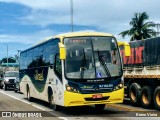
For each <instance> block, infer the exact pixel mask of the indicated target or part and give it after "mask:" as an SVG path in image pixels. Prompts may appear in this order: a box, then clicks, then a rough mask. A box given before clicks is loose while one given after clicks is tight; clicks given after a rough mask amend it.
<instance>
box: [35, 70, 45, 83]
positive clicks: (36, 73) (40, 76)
mask: <svg viewBox="0 0 160 120" xmlns="http://www.w3.org/2000/svg"><path fill="white" fill-rule="evenodd" d="M34 79H35V80H39V81H43V80H44V77H43V70H42V72H41V73H38V70H36V71H35V75H34Z"/></svg>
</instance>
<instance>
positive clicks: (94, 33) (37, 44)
mask: <svg viewBox="0 0 160 120" xmlns="http://www.w3.org/2000/svg"><path fill="white" fill-rule="evenodd" d="M78 36H79V37H80V36H113V35H112V34H110V33H103V32H93V31H92V32H91V31H81V32H69V33H63V34H58V35H56V36H51V37H48V38H46V39H44V40H42V41H39V42H38V43H36V44H35V45H33V46H32V47H31V48H34V47H36V46H39V45H41V44H43V43H45V42H47V41H49V40H51V39H53V38H61V40H62V39H63V38H65V37H78ZM61 42H62V41H61ZM31 48H29V49H31ZM29 49H27V50H29ZM24 51H26V50H24ZM24 51H22V52H24Z"/></svg>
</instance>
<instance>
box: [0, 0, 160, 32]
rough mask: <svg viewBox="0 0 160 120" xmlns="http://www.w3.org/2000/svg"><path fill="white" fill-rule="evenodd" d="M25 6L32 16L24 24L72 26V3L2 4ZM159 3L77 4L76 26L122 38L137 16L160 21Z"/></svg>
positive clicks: (23, 0) (33, 0)
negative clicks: (141, 13)
mask: <svg viewBox="0 0 160 120" xmlns="http://www.w3.org/2000/svg"><path fill="white" fill-rule="evenodd" d="M0 1H3V2H9V3H10V2H12V3H17V4H22V5H25V6H27V7H29V8H31V11H30V13H28V14H26V15H25V16H23V17H21V18H19V20H21V24H30V25H31V24H32V25H39V26H42V27H47V26H49V25H52V24H61V25H63V24H70V0H0ZM159 4H160V1H159V0H152V1H151V0H149V1H146V0H112V1H108V0H100V1H99V0H94V1H93V0H85V1H82V0H73V8H74V24H75V25H84V26H94V27H95V28H97V30H98V31H103V32H110V33H113V34H116V35H118V34H119V33H120V32H121V31H123V30H126V29H128V28H129V21H130V20H131V18H132V17H133V14H134V13H135V12H144V11H146V12H147V13H148V14H149V16H150V19H151V20H152V21H154V20H156V21H160V16H159V13H158V12H157V11H159Z"/></svg>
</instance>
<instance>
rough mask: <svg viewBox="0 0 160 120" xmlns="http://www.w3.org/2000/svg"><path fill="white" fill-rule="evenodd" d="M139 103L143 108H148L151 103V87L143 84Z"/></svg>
mask: <svg viewBox="0 0 160 120" xmlns="http://www.w3.org/2000/svg"><path fill="white" fill-rule="evenodd" d="M141 104H142V106H143V107H145V108H150V107H151V104H152V88H151V87H149V86H144V87H143V88H142V91H141Z"/></svg>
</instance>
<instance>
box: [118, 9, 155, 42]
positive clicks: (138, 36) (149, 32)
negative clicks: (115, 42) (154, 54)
mask: <svg viewBox="0 0 160 120" xmlns="http://www.w3.org/2000/svg"><path fill="white" fill-rule="evenodd" d="M147 19H149V16H148V15H147V13H146V12H143V13H135V15H134V17H133V18H132V20H131V22H130V25H131V26H132V28H131V29H130V30H126V31H123V32H121V33H120V34H119V35H122V37H125V36H126V35H128V36H131V39H130V41H134V40H143V39H146V38H151V37H153V36H156V31H155V30H154V29H153V27H155V24H154V23H153V22H145V21H146V20H147Z"/></svg>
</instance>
